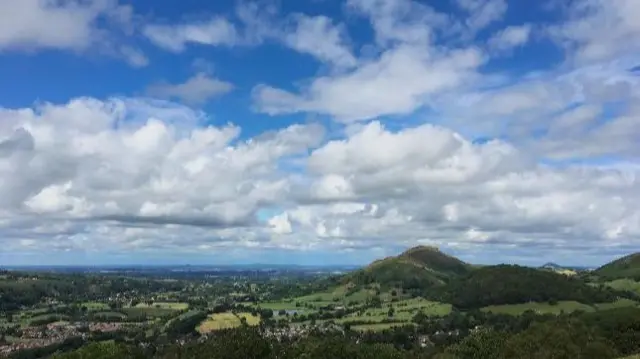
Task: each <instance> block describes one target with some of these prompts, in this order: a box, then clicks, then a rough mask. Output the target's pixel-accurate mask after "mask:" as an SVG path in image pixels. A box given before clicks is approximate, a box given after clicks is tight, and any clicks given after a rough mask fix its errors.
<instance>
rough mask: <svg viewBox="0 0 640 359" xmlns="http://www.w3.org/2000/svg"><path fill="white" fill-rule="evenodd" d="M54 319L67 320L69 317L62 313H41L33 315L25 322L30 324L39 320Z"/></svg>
mask: <svg viewBox="0 0 640 359" xmlns="http://www.w3.org/2000/svg"><path fill="white" fill-rule="evenodd" d="M54 319H55V321H61V320H69V317H68V316H67V315H63V314H43V315H37V316H35V317H31V318H28V319H27V320H26V322H27V323H28V324H31V323H34V322H36V321H40V320H54Z"/></svg>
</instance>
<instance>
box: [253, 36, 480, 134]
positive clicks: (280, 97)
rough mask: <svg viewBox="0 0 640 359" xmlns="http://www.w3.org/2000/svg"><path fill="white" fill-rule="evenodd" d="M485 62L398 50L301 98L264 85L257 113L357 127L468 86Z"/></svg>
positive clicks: (475, 56)
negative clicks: (321, 117) (323, 117)
mask: <svg viewBox="0 0 640 359" xmlns="http://www.w3.org/2000/svg"><path fill="white" fill-rule="evenodd" d="M482 62H483V56H482V54H481V52H480V51H478V50H477V49H474V48H469V49H460V50H453V51H450V52H447V53H435V52H433V51H430V49H428V48H423V47H419V46H398V47H395V48H393V49H390V50H388V51H386V52H385V53H383V54H382V55H381V56H380V58H378V59H376V60H373V61H369V62H367V63H364V64H363V65H361V66H360V67H358V68H357V69H355V70H353V71H351V72H347V73H344V74H336V75H328V76H324V77H319V78H316V79H315V80H314V81H313V82H312V83H311V84H310V85H309V86H308V87H306V88H303V89H302V91H301V92H302V93H301V94H294V93H290V92H287V91H284V90H281V89H277V88H273V87H271V86H268V85H260V86H257V87H256V88H255V89H254V91H253V96H254V100H255V102H256V106H257V108H258V109H259V110H260V111H262V112H265V113H268V114H270V115H277V114H283V113H296V112H317V113H323V114H327V115H331V116H333V117H334V118H335V119H336V120H338V121H341V122H352V121H360V120H368V119H373V118H376V117H379V116H385V115H402V114H409V113H412V112H413V111H415V110H417V109H419V108H420V107H422V106H423V105H425V104H426V103H427V102H428V101H429V100H430V97H431V96H434V95H437V94H440V93H441V92H445V91H447V90H452V89H454V88H456V87H459V86H461V85H463V84H469V83H470V82H471V81H473V79H474V71H475V69H476V68H477V67H478V66H480V64H482Z"/></svg>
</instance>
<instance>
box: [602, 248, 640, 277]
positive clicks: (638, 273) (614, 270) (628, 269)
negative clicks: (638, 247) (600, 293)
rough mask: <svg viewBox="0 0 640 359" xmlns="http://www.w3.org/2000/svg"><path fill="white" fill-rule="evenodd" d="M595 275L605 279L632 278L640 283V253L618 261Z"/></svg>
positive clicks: (608, 264) (607, 265)
mask: <svg viewBox="0 0 640 359" xmlns="http://www.w3.org/2000/svg"><path fill="white" fill-rule="evenodd" d="M594 273H595V274H596V275H598V276H600V277H602V278H605V279H620V278H630V279H634V280H636V281H640V253H634V254H630V255H628V256H625V257H622V258H619V259H616V260H614V261H613V262H610V263H607V264H605V265H603V266H602V267H600V268H598V269H596V270H595V271H594Z"/></svg>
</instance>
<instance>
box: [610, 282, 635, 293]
mask: <svg viewBox="0 0 640 359" xmlns="http://www.w3.org/2000/svg"><path fill="white" fill-rule="evenodd" d="M605 285H606V286H608V287H611V288H613V289H617V290H626V291H629V292H634V293H638V294H640V282H636V281H634V280H632V279H616V280H612V281H610V282H606V283H605Z"/></svg>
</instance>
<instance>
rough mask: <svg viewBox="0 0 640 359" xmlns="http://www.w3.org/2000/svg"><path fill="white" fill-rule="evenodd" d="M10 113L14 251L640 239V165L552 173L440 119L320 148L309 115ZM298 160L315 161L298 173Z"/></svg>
mask: <svg viewBox="0 0 640 359" xmlns="http://www.w3.org/2000/svg"><path fill="white" fill-rule="evenodd" d="M594 111H595V112H597V109H588V108H587V109H582V110H576V111H575V113H567V114H566V115H565V117H564V118H565V120H564V121H563V122H564V123H565V125H570V126H572V125H573V124H575V123H583V122H589V117H590V115H591V114H593V112H594ZM0 119H1V120H2V121H0V178H1V180H0V233H1V234H2V236H1V237H0V238H2V239H1V240H0V241H1V242H2V245H3V246H4V248H6V249H7V250H12V251H21V252H42V251H52V252H57V251H87V252H100V253H186V254H188V253H200V254H202V253H210V252H214V251H230V250H232V249H238V248H243V249H246V250H257V249H260V250H268V249H271V248H275V249H281V250H282V249H286V250H332V251H343V250H352V249H354V250H355V249H358V250H365V249H367V250H368V249H370V248H374V247H376V248H389V247H390V246H398V245H401V246H409V245H415V244H419V243H423V244H435V245H440V246H449V247H456V248H458V249H460V248H466V249H467V250H468V251H469V253H473V252H474V251H477V250H479V249H480V248H487V247H486V246H487V245H490V246H491V248H494V249H495V248H503V249H505V248H510V250H514V248H515V249H521V250H527V249H530V250H531V251H532V253H541V251H542V252H544V251H545V250H552V249H553V250H554V251H558V252H562V251H588V250H589V249H588V248H592V247H594V246H597V247H598V248H600V247H603V248H606V247H615V246H624V245H627V244H629V243H631V242H632V241H634V240H637V239H640V226H638V218H639V217H640V208H639V207H638V205H637V203H639V200H640V197H639V194H640V181H639V180H638V178H640V177H639V176H638V168H637V167H633V166H629V167H627V168H626V169H620V168H550V167H543V166H540V165H538V164H536V161H535V158H531V157H530V156H529V155H527V154H525V153H524V152H522V151H521V150H520V149H519V148H517V147H516V146H514V145H513V144H509V143H506V142H502V141H491V142H487V143H484V144H475V143H472V142H470V141H469V140H468V139H466V138H465V137H464V136H462V135H460V134H459V133H456V132H454V131H451V130H449V129H446V128H444V127H439V126H433V125H420V126H417V127H412V128H405V129H403V130H397V131H391V130H389V129H386V128H385V127H384V126H383V125H382V124H381V123H379V122H372V123H369V124H366V125H362V126H357V127H353V128H352V129H351V131H350V133H349V135H347V136H346V137H345V138H341V139H334V140H332V141H330V142H328V143H325V144H321V139H322V137H323V131H322V129H321V128H319V127H317V126H314V125H294V126H291V127H288V128H285V129H282V130H279V131H274V132H272V133H268V134H263V135H261V136H258V137H255V138H252V139H242V138H240V137H239V134H240V129H239V128H238V127H235V126H233V125H229V126H226V127H211V126H207V125H206V117H205V118H203V115H202V114H200V113H198V112H194V111H192V110H189V109H188V108H185V107H182V106H178V105H175V104H171V103H167V102H158V101H152V102H148V101H143V100H136V99H113V100H109V101H98V100H95V99H89V98H81V99H76V100H74V101H72V102H70V103H68V104H65V105H53V104H42V105H40V106H38V107H36V108H33V109H16V110H8V109H4V110H2V111H0ZM629 130H630V129H629V128H627V131H629ZM612 133H613V132H612ZM310 150H311V153H310V155H307V154H308V153H309V151H310ZM293 157H295V158H297V159H300V158H302V159H306V162H307V165H306V166H305V167H303V168H304V170H302V171H297V172H290V170H288V169H286V166H284V164H285V162H286V160H287V159H289V158H293ZM274 208H279V209H281V210H279V211H278V212H276V213H275V214H273V215H272V216H271V218H267V219H266V220H265V221H264V223H262V222H259V221H258V220H257V218H258V217H259V216H257V213H258V212H259V211H260V210H269V211H270V213H273V209H274Z"/></svg>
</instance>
